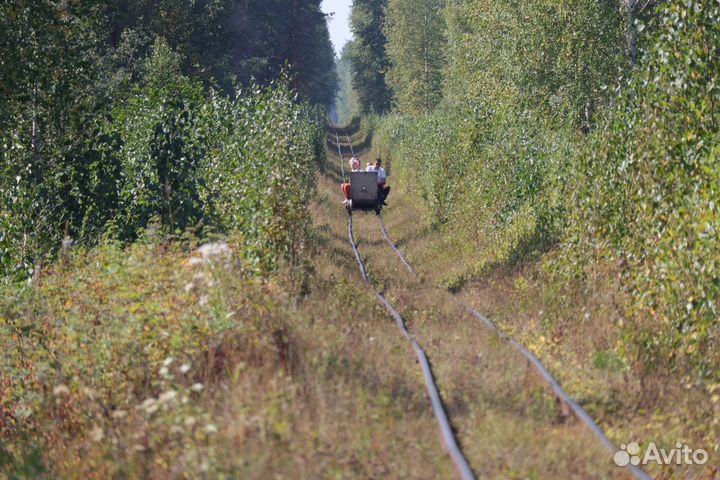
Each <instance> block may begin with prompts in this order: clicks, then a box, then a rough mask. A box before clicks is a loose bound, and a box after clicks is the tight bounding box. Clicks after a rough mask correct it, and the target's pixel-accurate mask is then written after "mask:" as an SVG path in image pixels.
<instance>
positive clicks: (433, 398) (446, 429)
mask: <svg viewBox="0 0 720 480" xmlns="http://www.w3.org/2000/svg"><path fill="white" fill-rule="evenodd" d="M335 140H336V143H337V146H338V153H339V154H340V162H341V163H340V165H341V167H342V149H341V147H340V141H339V137H338V136H337V131H336V132H335ZM343 176H344V174H343ZM352 220H353V219H352V215H348V240H349V241H350V246H351V247H352V250H353V253H354V255H355V261H356V262H357V265H358V268H359V269H360V275H361V276H362V278H363V280H364V281H365V283H366V284H367V285H368V286H369V287H370V288H371V289H372V291H373V294H374V295H375V298H376V299H377V300H378V301H379V302H380V303H382V304H383V306H384V307H385V310H387V312H388V313H389V314H390V316H391V317H392V318H393V319H394V320H395V323H396V324H397V326H398V328H399V329H400V333H402V335H403V337H405V339H406V340H407V341H408V342H410V345H411V346H412V349H413V351H414V352H415V356H416V357H417V359H418V363H420V367H421V369H422V373H423V378H424V380H425V387H426V389H427V392H428V396H429V397H430V404H431V406H432V410H433V414H434V415H435V419H436V420H437V422H438V426H439V427H440V433H441V435H442V438H443V442H444V443H445V448H446V449H447V451H448V454H449V455H450V458H451V459H452V461H453V463H454V464H455V467H456V468H457V470H458V473H459V474H460V478H462V479H463V480H474V479H475V474H474V473H473V471H472V469H471V468H470V464H469V463H468V461H467V459H466V458H465V456H464V455H463V453H462V450H460V447H459V445H458V442H457V439H456V438H455V434H454V433H453V431H452V427H451V426H450V421H449V420H448V416H447V412H445V407H444V406H443V403H442V399H441V398H440V392H438V389H437V385H436V383H435V378H434V377H433V374H432V369H431V368H430V362H429V361H428V357H427V354H426V353H425V351H424V350H423V349H422V347H421V346H420V344H419V343H418V342H417V340H415V339H414V338H413V336H412V335H410V332H409V331H408V329H407V326H406V325H405V321H404V320H403V318H402V315H400V312H398V311H397V309H395V307H394V306H393V305H392V304H391V303H390V302H389V301H388V300H387V299H386V298H385V296H384V295H383V294H381V293H380V292H379V291H378V290H377V289H375V287H373V285H372V284H371V283H370V277H369V276H368V274H367V270H366V269H365V264H364V263H363V261H362V258H361V257H360V251H359V250H358V247H357V243H355V237H354V236H353V223H352Z"/></svg>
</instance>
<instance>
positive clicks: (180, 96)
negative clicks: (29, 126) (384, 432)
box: [0, 41, 324, 276]
mask: <svg viewBox="0 0 720 480" xmlns="http://www.w3.org/2000/svg"><path fill="white" fill-rule="evenodd" d="M178 65H179V60H178V59H177V56H176V54H174V53H173V52H172V51H171V50H170V49H169V47H167V45H166V44H165V43H164V42H162V41H158V42H156V44H155V47H154V52H153V54H152V55H151V57H149V59H148V60H147V61H146V64H145V68H144V72H145V73H144V78H143V80H142V82H141V83H140V84H139V85H138V86H137V87H135V89H134V90H133V91H132V92H131V93H130V94H129V95H127V96H126V97H125V98H121V99H118V100H116V101H115V102H114V104H113V106H112V109H111V110H110V111H109V112H108V115H107V116H105V117H98V116H94V117H93V118H92V122H93V123H92V132H91V134H90V135H88V136H87V139H86V140H85V141H84V142H82V143H78V142H75V143H74V144H72V145H71V146H70V147H67V148H65V149H64V157H63V161H62V162H58V163H57V164H55V163H51V164H50V165H49V167H50V168H47V169H46V170H45V171H42V172H40V174H39V175H38V174H35V175H25V173H24V172H23V171H22V169H21V166H22V165H24V161H23V158H25V156H26V153H25V152H26V149H25V148H24V147H23V145H22V144H18V145H17V146H11V148H9V149H8V148H6V149H4V152H3V153H4V160H5V164H4V165H6V167H5V169H4V171H2V172H0V173H2V176H0V180H1V181H0V186H1V187H2V190H3V192H8V194H7V195H5V194H4V195H3V199H2V202H3V203H2V204H1V205H0V227H2V229H0V232H2V233H0V261H1V262H2V263H0V273H4V274H9V273H13V272H16V273H18V274H19V275H20V276H22V275H23V274H27V273H32V268H33V266H34V265H35V264H36V263H39V262H43V261H46V260H50V259H52V255H53V254H54V252H56V251H57V250H58V248H59V247H60V245H61V242H62V241H63V239H64V238H65V237H69V238H71V239H73V240H74V241H76V242H80V243H84V244H88V243H93V242H95V241H96V240H97V238H99V236H100V235H102V234H104V233H105V232H107V233H108V234H110V235H111V236H114V237H116V238H118V239H120V240H122V241H132V240H134V239H136V238H137V237H138V235H139V234H140V233H141V232H143V231H144V230H145V229H147V228H148V227H149V226H150V225H151V223H153V222H155V221H156V220H157V221H159V224H160V226H161V227H162V230H163V232H164V233H165V234H167V235H175V234H177V233H182V232H185V231H188V230H189V231H192V232H195V233H196V234H198V235H204V234H205V232H208V231H220V232H230V231H232V230H237V231H240V232H241V233H242V234H243V236H244V238H245V244H246V251H245V252H244V254H245V256H246V257H247V260H248V265H254V267H253V268H257V269H267V268H273V267H274V266H275V265H276V263H277V261H278V260H279V259H281V258H283V257H286V258H290V257H294V256H296V255H297V253H298V250H299V248H300V245H301V244H302V239H303V237H304V231H305V228H306V226H307V225H308V221H309V220H308V216H307V215H308V214H307V213H306V210H305V208H304V207H305V205H306V204H307V202H308V199H309V197H310V196H311V194H312V190H313V183H314V172H315V170H316V169H317V167H318V166H319V164H318V159H319V158H321V155H322V154H323V153H324V152H323V151H322V144H321V141H322V138H323V132H322V131H321V125H322V123H321V119H320V115H319V111H318V110H317V109H312V108H310V107H306V106H302V105H299V104H297V103H296V101H295V97H294V94H293V92H291V91H290V90H289V88H288V87H287V86H286V83H287V82H286V81H284V80H283V81H281V82H279V83H278V84H277V85H274V86H272V87H269V88H264V89H263V88H260V87H251V88H249V89H248V90H247V91H245V92H239V93H238V94H237V95H236V96H235V97H234V98H230V97H228V96H227V95H225V94H224V93H222V92H220V91H216V90H212V89H210V90H206V89H205V88H204V87H203V85H202V84H201V83H200V82H198V81H192V80H190V79H189V78H187V77H184V76H182V75H180V73H179V70H178V68H179V67H178ZM29 168H30V167H28V169H29ZM31 232H33V234H31Z"/></svg>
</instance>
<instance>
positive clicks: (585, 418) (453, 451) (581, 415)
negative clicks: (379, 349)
mask: <svg viewBox="0 0 720 480" xmlns="http://www.w3.org/2000/svg"><path fill="white" fill-rule="evenodd" d="M335 137H336V143H337V147H338V153H339V155H340V163H341V168H342V172H343V179H344V178H345V174H344V166H343V157H342V147H341V146H340V141H339V135H338V134H337V132H335ZM346 138H347V140H348V144H349V145H350V148H351V151H352V144H351V142H350V138H349V136H347V135H346ZM352 154H353V156H354V152H352ZM377 218H378V223H379V227H380V230H381V232H382V236H383V238H384V239H385V241H386V243H387V244H388V246H389V247H390V248H391V249H392V251H393V252H394V253H395V254H396V255H397V257H398V259H399V260H400V262H401V263H402V264H403V266H404V267H405V269H406V270H407V271H408V272H409V273H410V274H411V275H413V276H417V274H416V272H415V270H414V269H413V268H412V265H411V264H410V263H409V262H408V261H407V259H406V258H405V256H404V255H403V254H402V252H401V251H400V250H399V249H398V248H397V246H396V245H395V243H394V242H393V241H392V240H391V239H390V236H389V234H388V232H387V228H386V227H385V222H384V221H383V219H382V217H381V216H378V217H377ZM348 239H349V241H350V245H351V247H352V250H353V253H354V256H355V261H356V263H357V265H358V268H359V270H360V274H361V276H362V278H363V280H364V281H365V283H366V284H367V285H368V286H370V287H371V288H372V289H373V293H374V295H375V298H376V299H377V300H378V302H380V303H381V304H382V305H383V306H384V307H385V309H386V310H387V311H388V313H389V314H390V316H391V317H393V319H394V320H395V322H396V324H397V326H398V328H399V329H400V331H401V333H402V335H403V336H404V337H405V339H406V340H408V342H410V344H411V346H412V348H413V350H414V351H415V354H416V356H417V358H418V362H419V363H420V365H421V368H422V370H423V377H424V379H425V385H426V388H427V390H428V395H429V396H430V400H431V404H432V408H433V413H434V415H435V418H436V420H437V422H438V425H439V427H440V431H441V434H442V437H443V441H444V443H445V447H446V449H447V450H448V453H449V455H450V457H451V459H452V461H453V463H454V464H455V467H456V469H457V470H458V472H459V474H460V477H461V478H463V479H468V478H475V476H474V473H473V471H472V469H471V468H470V466H469V463H468V461H467V459H466V458H465V456H464V454H463V453H462V450H461V449H460V447H459V445H458V442H457V439H456V438H455V436H454V434H453V431H452V428H451V426H450V425H451V424H450V420H449V418H448V416H447V412H446V411H445V409H444V407H443V403H442V400H441V398H440V395H439V393H438V389H437V385H436V383H435V379H434V377H433V374H432V370H431V368H430V364H429V361H428V357H427V355H426V354H425V352H424V350H423V349H422V347H421V346H420V344H419V343H418V342H417V341H416V340H415V338H414V337H413V336H412V334H411V333H410V332H409V331H408V329H407V327H406V325H405V322H404V320H403V318H402V315H401V314H400V313H399V312H398V311H397V309H396V308H395V307H394V306H393V305H392V304H391V303H390V302H389V301H388V300H387V299H386V298H385V297H384V296H383V295H382V294H381V293H380V292H379V291H378V290H377V289H375V288H374V287H373V285H372V284H371V282H370V278H369V276H368V273H367V270H366V268H365V265H364V263H363V261H362V257H361V255H360V252H359V250H358V247H357V244H356V242H355V238H354V235H353V223H352V216H351V215H349V216H348ZM437 288H440V287H437ZM452 298H453V300H454V301H456V302H458V303H459V304H460V306H461V307H462V308H463V309H464V310H465V311H466V312H467V313H468V314H470V315H471V316H473V317H474V318H476V319H477V320H479V321H480V322H481V323H482V324H483V326H484V327H485V328H487V329H488V330H490V331H491V332H493V333H494V334H495V335H497V337H498V338H499V339H501V340H503V341H505V342H507V343H508V344H509V345H510V346H512V347H513V349H514V350H515V351H516V352H518V353H519V354H520V355H522V356H523V357H524V358H525V359H526V360H527V362H528V363H529V364H530V365H532V367H533V368H534V369H535V370H536V372H537V373H538V374H539V375H540V377H541V378H542V379H543V381H544V382H545V383H546V384H547V385H548V387H549V388H550V389H551V390H552V391H553V393H554V394H555V396H556V397H557V399H558V400H559V401H560V402H561V403H562V404H564V405H565V406H567V407H568V409H569V410H570V411H571V412H572V413H573V415H574V416H575V417H576V418H577V419H578V420H579V421H580V422H581V423H582V424H583V425H584V426H585V427H586V428H587V429H588V430H589V431H590V432H591V433H592V434H593V435H594V437H595V438H596V439H597V440H598V442H599V443H600V444H601V445H602V446H603V447H604V448H605V449H606V450H607V451H608V452H609V453H610V454H611V455H613V454H614V453H615V452H617V451H618V448H617V447H616V446H615V445H614V444H613V443H612V441H611V440H610V439H609V438H608V437H607V435H606V434H605V432H604V431H603V430H602V429H601V428H600V427H599V426H598V425H597V423H595V421H594V420H593V419H592V417H591V416H590V415H589V414H588V413H587V412H586V411H585V410H584V409H583V408H582V406H580V404H578V403H577V402H576V401H575V400H573V399H572V397H570V396H569V395H568V394H567V393H566V392H565V391H564V390H563V388H562V387H561V386H560V383H559V382H558V381H557V380H556V379H555V378H554V377H553V376H552V374H551V373H550V372H549V371H548V369H547V368H546V367H545V366H544V365H543V364H542V362H541V361H540V360H539V359H538V358H537V356H535V355H534V354H533V353H532V352H530V351H529V350H528V349H527V348H525V347H524V346H523V345H522V344H520V343H519V342H518V341H517V340H515V339H514V338H512V337H511V336H509V335H507V334H506V333H504V332H503V331H501V330H500V329H499V328H498V327H497V326H496V325H495V324H494V323H493V322H492V321H491V320H490V319H489V318H487V317H486V316H485V315H483V314H482V313H480V312H478V311H477V310H475V309H474V308H472V307H471V306H470V305H468V304H466V303H465V302H463V301H461V300H459V299H458V298H456V297H454V296H452ZM625 468H626V469H627V470H628V471H629V472H630V474H631V475H632V476H633V477H634V478H636V479H638V480H652V477H650V476H649V475H648V474H647V473H645V472H644V471H643V470H642V469H641V468H639V467H638V466H635V465H632V464H630V465H628V466H627V467H625Z"/></svg>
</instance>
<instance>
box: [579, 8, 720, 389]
mask: <svg viewBox="0 0 720 480" xmlns="http://www.w3.org/2000/svg"><path fill="white" fill-rule="evenodd" d="M654 22H655V24H654V25H652V26H651V27H652V30H653V31H654V32H656V33H655V35H654V36H653V38H652V42H651V43H650V45H651V47H650V48H649V49H648V52H647V53H646V54H645V55H644V56H643V57H641V59H640V61H639V64H638V69H637V73H636V75H635V76H634V77H633V78H632V79H631V80H630V81H629V83H628V84H627V85H625V86H624V88H623V90H622V92H621V94H620V95H619V97H618V99H617V101H616V105H615V108H614V109H613V110H612V111H610V112H609V113H608V115H607V119H606V120H605V121H604V124H603V127H604V128H603V129H602V130H601V131H599V132H598V133H597V134H596V135H595V136H594V138H593V141H592V143H591V147H590V148H588V149H587V150H586V151H585V152H584V155H582V156H581V157H580V160H581V161H580V162H579V164H578V166H577V167H578V168H577V172H576V177H575V181H574V187H575V189H574V191H573V195H572V203H573V204H574V205H576V206H577V207H578V209H577V210H576V212H577V216H575V217H574V218H573V220H572V221H571V222H570V230H569V232H570V233H569V235H568V239H569V247H568V248H576V249H583V250H590V251H593V252H595V253H596V254H597V255H600V256H610V257H611V258H614V259H615V260H616V261H617V262H618V263H619V266H620V269H621V272H622V274H623V286H624V288H626V289H627V291H628V293H629V294H630V298H632V299H633V302H632V304H631V306H630V309H629V310H630V311H629V314H630V315H631V316H632V317H634V318H637V319H639V320H640V322H639V323H638V324H633V326H632V328H631V329H630V330H629V331H628V339H629V340H630V341H631V343H630V346H631V348H632V349H633V350H634V352H635V354H636V355H637V356H638V357H639V358H641V359H642V360H643V361H644V363H645V364H647V365H653V366H661V365H666V364H667V362H668V360H670V361H671V362H670V364H671V365H672V364H678V363H690V364H692V365H695V366H696V367H697V368H698V372H699V373H700V374H701V375H702V376H704V377H706V376H707V377H714V378H718V375H720V372H718V370H717V365H718V359H719V358H720V348H719V346H718V344H717V338H718V327H717V316H718V304H719V303H718V302H720V287H719V286H718V278H720V273H719V272H720V270H719V268H720V263H719V262H720V258H718V252H720V245H719V244H718V231H717V229H718V223H719V222H720V210H718V198H720V190H718V188H719V186H720V176H718V175H719V173H720V163H719V162H720V137H718V131H720V116H718V113H717V108H718V105H720V91H718V87H717V85H718V82H720V2H718V1H717V0H715V1H711V2H699V1H698V2H675V1H673V2H666V3H664V4H661V5H660V7H659V9H658V11H657V15H656V18H655V20H654ZM588 246H590V247H591V248H588Z"/></svg>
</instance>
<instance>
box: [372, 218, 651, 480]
mask: <svg viewBox="0 0 720 480" xmlns="http://www.w3.org/2000/svg"><path fill="white" fill-rule="evenodd" d="M378 220H379V222H380V230H382V234H383V237H385V241H386V242H387V243H388V244H389V245H390V247H391V248H392V250H393V251H394V252H395V253H396V254H397V256H398V258H399V259H400V261H401V262H402V264H403V265H404V266H405V268H406V269H407V270H408V272H410V273H411V274H412V275H415V276H416V275H417V274H416V273H415V271H414V270H413V268H412V266H411V265H410V263H408V261H407V260H406V259H405V256H404V255H403V254H402V252H400V250H399V249H398V248H397V246H396V245H395V244H394V243H393V241H392V240H391V239H390V236H389V235H388V233H387V230H386V228H385V222H384V221H383V219H382V217H380V216H378ZM453 298H454V299H455V300H456V301H457V302H458V303H459V304H460V305H461V306H462V307H463V308H464V309H465V311H467V312H468V313H469V314H471V315H472V316H473V317H475V318H477V319H478V320H480V321H481V322H482V323H483V324H484V325H485V326H486V327H487V328H488V329H489V330H491V331H492V332H494V333H495V334H496V335H497V336H498V338H500V339H501V340H506V341H507V342H508V343H510V345H512V346H513V348H515V350H517V351H518V352H519V353H520V354H521V355H522V356H523V357H525V358H526V359H527V361H528V362H530V364H532V366H533V367H535V370H536V371H537V372H538V373H539V374H540V376H541V377H542V378H543V379H544V380H545V382H546V383H547V384H548V385H549V386H550V388H551V389H552V391H553V392H555V395H557V397H558V398H559V399H560V400H561V401H562V402H564V403H565V404H566V405H567V406H568V407H570V409H571V410H572V411H573V413H574V414H575V417H576V418H577V419H578V420H580V421H581V422H582V423H583V424H584V425H585V426H586V427H587V428H588V429H589V430H590V431H591V432H592V433H593V434H594V435H595V437H596V438H597V439H598V441H599V442H600V443H601V444H602V445H603V446H604V447H605V448H606V449H607V450H608V451H609V452H610V453H611V454H613V455H614V454H615V452H617V451H618V448H617V447H616V446H615V445H614V444H613V443H612V441H611V440H610V439H609V438H608V437H607V435H606V434H605V432H603V430H602V429H601V428H600V427H599V426H598V424H597V423H595V421H594V420H593V418H592V417H591V416H590V415H589V414H588V413H587V412H586V411H585V409H583V408H582V407H581V406H580V405H579V404H578V403H577V402H576V401H575V400H573V399H572V398H571V397H570V395H568V394H567V393H566V392H565V390H563V388H562V387H561V386H560V383H559V382H558V381H557V380H556V379H555V377H553V376H552V374H551V373H550V372H549V371H548V369H547V368H545V365H543V364H542V362H541V361H540V359H538V358H537V356H535V354H533V353H532V352H531V351H530V350H528V349H527V348H525V347H524V346H523V345H522V344H520V343H519V342H518V341H517V340H515V339H514V338H513V337H511V336H509V335H508V334H506V333H505V332H503V331H502V330H500V329H499V328H498V327H497V326H496V325H495V323H493V322H492V321H491V320H490V319H489V318H487V317H486V316H485V315H483V314H482V313H480V312H478V311H477V310H475V309H474V308H472V307H471V306H470V305H468V304H466V303H465V302H463V301H462V300H460V299H457V298H455V297H454V296H453ZM626 468H628V469H629V470H630V472H631V473H632V475H633V477H635V478H637V479H638V480H652V477H650V476H649V475H648V474H647V473H645V472H644V471H643V470H642V469H641V468H639V467H638V466H636V465H632V464H628V465H627V467H626Z"/></svg>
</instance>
